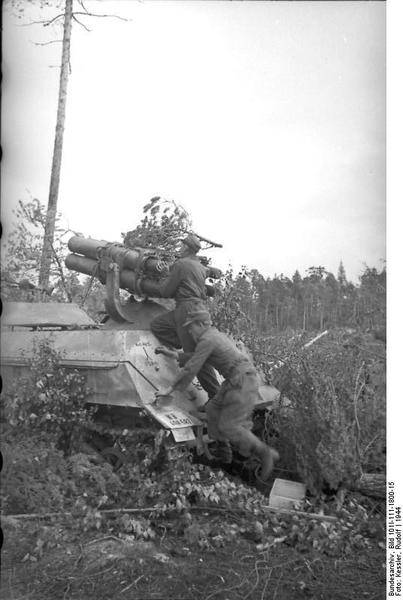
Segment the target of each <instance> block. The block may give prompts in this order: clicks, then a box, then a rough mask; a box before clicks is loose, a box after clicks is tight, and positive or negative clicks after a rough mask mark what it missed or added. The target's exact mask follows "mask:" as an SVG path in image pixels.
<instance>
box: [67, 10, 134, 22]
mask: <svg viewBox="0 0 403 600" xmlns="http://www.w3.org/2000/svg"><path fill="white" fill-rule="evenodd" d="M74 15H83V16H84V17H110V18H113V19H119V20H120V21H130V19H126V18H125V17H120V16H119V15H98V14H96V13H90V12H88V10H87V9H85V12H73V17H74Z"/></svg>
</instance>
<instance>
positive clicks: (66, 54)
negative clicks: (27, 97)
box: [39, 0, 73, 290]
mask: <svg viewBox="0 0 403 600" xmlns="http://www.w3.org/2000/svg"><path fill="white" fill-rule="evenodd" d="M72 13H73V0H66V3H65V9H64V26H63V49H62V63H61V69H60V83H59V101H58V107H57V119H56V133H55V142H54V148H53V160H52V172H51V176H50V186H49V199H48V208H47V213H46V223H45V235H44V240H43V248H42V256H41V265H40V271H39V287H40V288H42V289H43V290H47V289H48V287H49V275H50V266H51V263H52V253H53V238H54V233H55V222H56V212H57V198H58V195H59V181H60V169H61V164H62V151H63V134H64V121H65V116H66V100H67V82H68V78H69V68H70V38H71V25H72Z"/></svg>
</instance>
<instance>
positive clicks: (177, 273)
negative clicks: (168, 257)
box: [147, 263, 182, 298]
mask: <svg viewBox="0 0 403 600" xmlns="http://www.w3.org/2000/svg"><path fill="white" fill-rule="evenodd" d="M181 279H182V268H181V266H180V264H176V263H175V264H174V265H173V267H172V270H171V272H170V274H169V276H168V277H167V278H166V279H164V280H163V281H162V282H160V283H154V282H151V281H148V282H147V295H148V296H152V294H155V297H156V298H174V297H175V292H176V290H177V288H178V286H179V284H180V282H181Z"/></svg>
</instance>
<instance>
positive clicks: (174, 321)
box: [150, 299, 220, 398]
mask: <svg viewBox="0 0 403 600" xmlns="http://www.w3.org/2000/svg"><path fill="white" fill-rule="evenodd" d="M198 309H201V310H207V308H206V305H205V303H204V302H203V301H202V300H200V301H197V300H194V299H193V300H182V301H180V302H178V304H177V306H176V308H175V310H171V311H169V312H166V313H163V314H162V315H159V316H158V317H156V318H155V319H154V320H153V321H151V324H150V329H151V331H152V333H153V334H154V335H155V337H156V338H158V340H159V341H160V342H162V343H163V344H165V345H166V346H171V347H172V348H178V349H179V348H182V349H183V351H184V352H194V349H195V347H196V342H195V341H194V339H193V338H192V336H191V335H190V333H189V332H188V330H187V329H186V327H183V324H184V323H185V322H186V321H187V319H188V318H189V313H190V312H193V311H194V310H198ZM197 378H198V380H199V382H200V385H201V386H202V388H203V389H204V390H206V392H207V395H208V397H209V398H213V396H215V395H216V394H217V392H218V391H219V389H220V384H219V383H218V381H217V377H216V375H215V371H214V369H213V367H211V366H210V365H209V364H206V363H205V364H204V365H203V367H202V368H201V369H200V371H199V373H198V374H197Z"/></svg>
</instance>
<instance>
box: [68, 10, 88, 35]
mask: <svg viewBox="0 0 403 600" xmlns="http://www.w3.org/2000/svg"><path fill="white" fill-rule="evenodd" d="M75 14H76V13H73V14H72V17H73V20H74V21H75V22H76V23H78V24H79V25H81V27H84V29H85V30H86V31H91V29H89V27H87V26H86V25H84V23H81V21H79V20H78V19H77V18H76V17H75V16H74V15H75ZM81 14H85V13H81Z"/></svg>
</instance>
